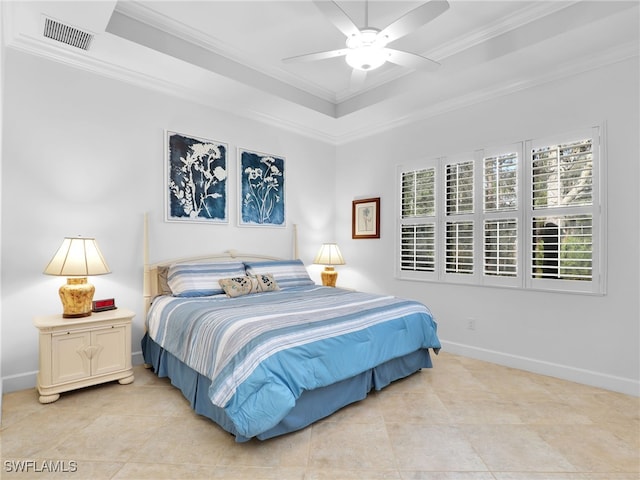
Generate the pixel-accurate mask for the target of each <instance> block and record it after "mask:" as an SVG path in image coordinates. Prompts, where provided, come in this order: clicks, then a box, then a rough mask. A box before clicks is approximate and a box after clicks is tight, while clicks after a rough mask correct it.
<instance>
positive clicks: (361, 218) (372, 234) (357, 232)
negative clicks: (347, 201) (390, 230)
mask: <svg viewBox="0 0 640 480" xmlns="http://www.w3.org/2000/svg"><path fill="white" fill-rule="evenodd" d="M351 238H353V239H365V238H380V197H375V198H364V199H359V200H354V201H353V202H352V208H351Z"/></svg>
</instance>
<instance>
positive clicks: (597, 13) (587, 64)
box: [0, 0, 639, 144]
mask: <svg viewBox="0 0 640 480" xmlns="http://www.w3.org/2000/svg"><path fill="white" fill-rule="evenodd" d="M337 3H338V4H339V5H340V6H341V8H342V9H343V10H344V11H345V12H346V13H347V14H348V15H349V16H350V17H351V18H352V19H353V21H354V22H355V23H356V24H357V25H359V26H364V15H365V2H364V1H360V0H359V1H355V0H354V1H345V0H339V1H338V2H337ZM422 3H423V2H422V1H403V0H397V1H382V0H371V1H370V2H368V18H369V25H370V26H374V27H377V28H384V27H385V26H387V25H388V24H389V23H391V22H393V21H394V20H395V19H397V18H399V17H400V16H402V15H404V14H405V13H407V12H409V11H410V10H412V9H414V8H416V7H418V6H419V5H421V4H422ZM449 4H450V8H449V9H448V10H447V11H446V12H445V13H443V14H442V15H440V16H439V17H437V18H436V19H435V20H433V21H431V22H430V23H428V24H426V25H425V26H423V27H421V28H419V29H417V30H415V31H414V32H412V33H411V34H408V35H406V36H405V37H403V38H400V39H398V40H396V41H395V42H393V43H392V44H391V45H390V46H392V47H393V48H397V49H400V50H406V51H410V52H413V53H418V54H421V55H424V56H426V57H429V58H431V59H433V60H436V61H438V62H440V63H441V66H440V68H439V69H438V70H437V71H435V72H431V73H426V72H420V71H412V70H410V69H407V68H404V67H400V66H396V65H393V64H386V65H385V66H383V67H381V68H380V69H378V70H375V71H373V72H369V73H368V75H367V79H366V82H365V83H364V85H363V87H362V88H361V89H360V90H358V91H353V90H350V77H351V68H350V67H349V66H348V65H347V64H346V63H345V61H344V58H343V57H340V58H333V59H328V60H322V61H318V62H313V63H283V62H282V59H283V58H286V57H291V56H295V55H302V54H305V53H312V52H318V51H324V50H333V49H338V48H343V47H344V42H345V37H344V35H343V34H342V33H341V32H340V31H339V30H338V29H337V28H336V27H335V26H334V25H333V24H332V23H331V22H330V21H329V19H328V18H327V17H325V16H324V14H323V13H322V12H321V11H320V9H318V8H317V6H316V5H315V4H314V3H313V2H311V1H310V0H289V1H269V0H262V1H243V0H240V1H238V0H235V1H195V2H190V1H119V2H115V1H98V2H96V1H84V2H83V1H70V2H55V1H46V2H44V1H43V2H34V1H20V2H3V3H1V4H0V7H1V8H2V10H1V13H2V18H3V22H4V23H3V30H4V32H5V39H4V40H5V43H6V45H8V46H9V47H12V48H17V49H20V50H23V51H27V52H30V53H34V54H37V55H43V56H47V57H49V58H52V59H55V60H57V61H60V62H65V63H68V64H71V65H74V66H76V67H79V68H83V69H87V70H90V71H93V72H96V73H99V74H101V75H107V76H110V77H115V78H118V79H122V80H124V81H127V82H131V83H135V84H138V85H143V86H145V87H149V88H154V89H158V90H161V91H164V92H167V93H170V94H173V95H178V96H180V97H184V98H188V99H191V100H195V101H198V102H201V103H204V104H207V105H212V106H215V107H217V108H221V109H224V110H229V111H232V112H235V113H238V114H241V115H247V116H251V117H252V118H256V119H258V120H261V121H266V122H270V123H274V124H276V125H278V126H281V127H283V128H288V129H291V130H294V131H297V132H300V133H303V134H305V135H309V136H313V137H316V138H320V139H322V140H325V141H329V142H332V143H336V144H340V143H344V142H346V141H349V140H352V139H355V138H359V137H361V136H363V135H367V134H371V133H375V132H376V131H380V130H384V129H387V128H390V127H394V126H399V125H402V124H403V123H405V122H410V121H414V120H416V119H419V118H424V117H426V116H430V115H434V114H437V113H440V112H443V111H447V110H450V109H454V108H457V107H459V106H462V105H466V104H469V103H474V102H478V101H482V100H483V99H486V98H490V97H492V96H496V95H502V94H505V93H508V92H511V91H514V90H518V89H523V88H527V87H529V86H532V85H536V84H539V83H543V82H546V81H549V80H552V79H554V78H559V77H562V76H566V75H572V74H574V73H578V72H581V71H585V70H588V69H591V68H597V67H599V66H602V65H606V64H608V63H612V62H616V61H620V60H623V59H625V58H629V57H631V56H637V55H638V43H639V20H638V18H639V2H638V1H637V0H633V1H631V0H629V1H621V2H615V1H592V0H587V1H519V0H516V1H481V0H474V1H459V0H449ZM44 16H48V17H50V18H53V19H55V20H58V21H60V22H63V23H65V24H68V25H70V26H73V27H76V28H79V29H81V30H84V31H87V32H90V33H93V34H95V38H94V40H93V42H92V44H91V47H90V48H89V50H88V51H84V50H80V49H78V48H76V47H72V46H68V45H65V44H63V43H60V42H57V41H55V40H51V39H48V38H45V37H44V36H43V33H42V31H43V24H44V21H43V18H44Z"/></svg>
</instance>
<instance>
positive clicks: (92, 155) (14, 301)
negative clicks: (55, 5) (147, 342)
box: [1, 50, 336, 391]
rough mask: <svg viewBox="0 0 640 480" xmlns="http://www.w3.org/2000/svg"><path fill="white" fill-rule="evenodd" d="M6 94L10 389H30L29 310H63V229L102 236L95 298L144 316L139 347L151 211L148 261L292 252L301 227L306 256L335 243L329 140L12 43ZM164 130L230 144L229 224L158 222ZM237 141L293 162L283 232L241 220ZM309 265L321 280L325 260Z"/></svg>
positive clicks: (33, 359)
mask: <svg viewBox="0 0 640 480" xmlns="http://www.w3.org/2000/svg"><path fill="white" fill-rule="evenodd" d="M5 93H6V95H5V104H4V114H5V117H4V118H5V125H4V127H5V128H4V139H5V144H4V148H3V152H2V153H3V156H2V169H3V176H2V184H1V188H2V194H3V201H2V237H1V241H2V282H3V291H2V333H3V335H2V377H3V379H4V382H5V391H11V390H14V389H17V388H26V387H29V386H33V385H35V372H36V371H37V369H38V350H37V348H38V346H37V342H38V340H37V338H38V337H37V330H36V329H35V327H33V325H32V320H31V319H32V317H33V316H34V315H41V314H52V313H53V314H55V313H58V312H61V308H62V307H61V304H60V299H59V298H58V294H57V290H58V287H59V286H60V285H61V284H63V283H65V281H66V280H65V279H64V278H59V277H49V276H46V275H43V274H42V271H43V269H44V267H45V266H46V264H47V262H48V261H49V260H50V259H51V256H52V255H53V253H54V252H55V250H56V249H57V248H58V246H59V244H60V243H61V242H62V238H63V237H64V236H69V235H84V236H95V237H96V238H97V239H98V242H99V245H100V247H101V250H102V252H103V254H104V255H105V258H106V260H107V262H108V264H109V266H110V267H111V270H112V272H113V273H112V274H110V275H105V276H100V277H93V278H92V279H91V282H92V283H93V284H94V285H95V286H96V298H106V297H115V299H116V303H117V304H118V305H120V306H123V307H125V306H126V307H128V308H131V309H133V310H134V311H136V312H137V316H136V318H135V319H134V335H133V351H134V352H139V351H140V338H141V336H142V332H143V320H142V316H141V314H142V271H143V253H142V252H143V214H144V212H148V213H149V233H150V237H151V242H150V261H151V262H154V261H160V260H163V259H167V258H174V257H176V256H181V255H185V254H190V252H191V253H193V254H201V253H219V252H222V251H225V250H227V249H230V248H234V249H236V250H239V251H242V252H257V251H258V252H263V253H267V254H271V255H276V256H290V255H291V251H292V241H291V236H292V227H291V225H292V224H293V223H296V224H297V225H298V232H299V234H298V236H299V244H300V257H301V258H302V259H303V260H304V261H305V263H308V264H311V262H312V260H313V256H314V255H315V253H316V249H317V248H318V247H319V245H320V244H321V243H322V242H323V241H332V240H333V223H334V218H333V215H334V212H333V208H332V206H331V205H330V204H329V205H328V202H327V199H331V198H333V197H334V177H333V171H334V168H333V164H334V162H335V156H336V154H335V147H333V146H330V145H327V144H324V143H321V142H316V141H313V140H310V139H307V138H304V137H301V136H298V135H294V134H292V133H289V132H286V131H283V130H279V129H275V128H270V127H269V126H267V125H265V124H263V123H259V122H254V121H251V120H248V119H246V118H240V117H237V116H234V115H233V114H230V113H225V112H222V111H216V110H214V109H211V108H205V107H202V106H199V105H197V104H194V103H187V102H184V101H181V100H179V99H177V98H174V97H171V96H167V95H162V94H157V93H153V92H150V91H146V90H143V89H140V88H137V87H134V86H131V85H128V84H125V83H122V82H119V81H114V80H111V79H108V78H103V77H99V76H96V75H93V74H91V73H87V72H84V71H81V70H77V69H73V68H70V67H67V66H64V65H61V64H56V63H54V62H50V61H48V60H44V59H41V58H37V57H34V56H30V55H26V54H22V53H19V52H16V51H12V50H7V51H6V85H5ZM164 129H169V130H174V131H177V132H182V133H185V134H191V135H195V136H199V137H204V138H209V139H212V140H218V141H221V142H225V143H227V144H228V147H229V156H228V161H229V172H230V174H229V175H230V176H229V179H228V181H229V189H230V191H229V193H230V204H229V207H230V208H229V216H230V223H229V224H228V225H203V224H184V223H181V224H175V223H166V222H164V210H163V202H164V197H163V193H164V190H163V168H164V155H163V151H164V147H163V138H164ZM237 147H243V148H248V149H252V150H257V151H261V152H267V153H273V154H276V155H281V156H284V157H285V159H286V163H285V172H286V186H285V188H286V196H287V222H288V224H289V226H288V228H286V229H283V228H260V227H253V228H250V227H237V226H236V225H237V211H236V207H237V201H236V199H235V194H236V192H237V175H236V170H237V163H236V148H237ZM319 165H321V166H322V167H323V168H317V167H318V166H319ZM310 268H311V270H312V274H313V275H317V277H318V280H319V269H320V267H318V266H312V267H310ZM315 268H317V271H314V269H315Z"/></svg>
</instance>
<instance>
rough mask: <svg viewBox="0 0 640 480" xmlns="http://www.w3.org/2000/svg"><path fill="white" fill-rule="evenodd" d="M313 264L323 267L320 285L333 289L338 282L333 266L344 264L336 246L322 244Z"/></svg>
mask: <svg viewBox="0 0 640 480" xmlns="http://www.w3.org/2000/svg"><path fill="white" fill-rule="evenodd" d="M313 263H316V264H319V265H325V267H324V270H323V271H322V272H321V273H320V277H321V278H322V285H324V286H325V287H335V286H336V282H337V280H338V272H336V271H335V269H334V268H333V265H344V264H345V261H344V258H343V257H342V253H340V249H339V248H338V245H336V244H335V243H323V244H322V246H321V247H320V251H319V252H318V254H317V255H316V258H315V259H314V260H313Z"/></svg>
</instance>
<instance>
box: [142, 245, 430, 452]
mask: <svg viewBox="0 0 640 480" xmlns="http://www.w3.org/2000/svg"><path fill="white" fill-rule="evenodd" d="M145 297H146V300H147V301H148V303H149V308H148V312H147V314H146V320H145V327H146V333H145V335H144V338H143V339H142V351H143V356H144V361H145V364H146V365H147V366H148V367H150V368H153V370H154V372H155V373H156V374H157V375H158V376H160V377H169V378H170V380H171V383H172V384H173V385H174V386H176V387H177V388H179V389H180V390H181V391H182V393H183V395H184V396H185V397H186V398H187V399H188V400H189V402H190V404H191V406H192V408H193V409H194V410H195V412H197V413H198V414H201V415H204V416H206V417H208V418H210V419H211V420H213V421H214V422H215V423H217V424H218V425H219V426H220V427H222V428H223V429H224V430H226V431H227V432H229V433H231V434H232V435H234V436H235V439H236V441H238V442H245V441H248V440H250V439H253V438H257V439H259V440H266V439H269V438H272V437H275V436H278V435H282V434H286V433H289V432H293V431H296V430H299V429H302V428H305V427H306V426H308V425H310V424H312V423H313V422H315V421H317V420H319V419H322V418H324V417H327V416H329V415H331V414H332V413H334V412H335V411H337V410H339V409H340V408H342V407H344V406H346V405H349V404H351V403H354V402H357V401H360V400H363V399H364V398H365V397H366V396H367V395H368V393H369V392H370V391H372V390H373V389H375V390H380V389H382V388H384V387H386V386H387V385H389V384H390V383H391V382H393V381H394V380H397V379H400V378H404V377H407V376H409V375H411V374H413V373H415V372H417V371H419V370H420V369H422V368H430V367H431V366H432V362H431V356H430V351H431V352H435V353H437V352H438V350H439V349H440V342H439V340H438V337H437V331H436V329H437V326H436V323H435V321H434V319H433V317H432V315H431V313H430V312H429V310H428V308H427V307H426V306H424V305H422V304H420V303H419V302H415V301H412V300H407V299H401V298H396V297H393V296H382V295H372V294H368V293H364V292H357V291H352V290H346V289H340V288H332V287H323V286H319V285H315V284H314V282H313V281H312V280H311V279H310V278H309V276H308V273H307V271H306V268H305V266H304V264H303V263H302V262H301V261H300V260H288V259H279V258H274V257H266V256H261V255H241V254H238V253H236V252H226V253H225V254H222V255H216V256H213V257H206V258H203V257H200V258H191V259H190V258H181V259H179V260H171V261H167V262H161V263H157V264H153V265H148V264H147V263H145Z"/></svg>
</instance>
